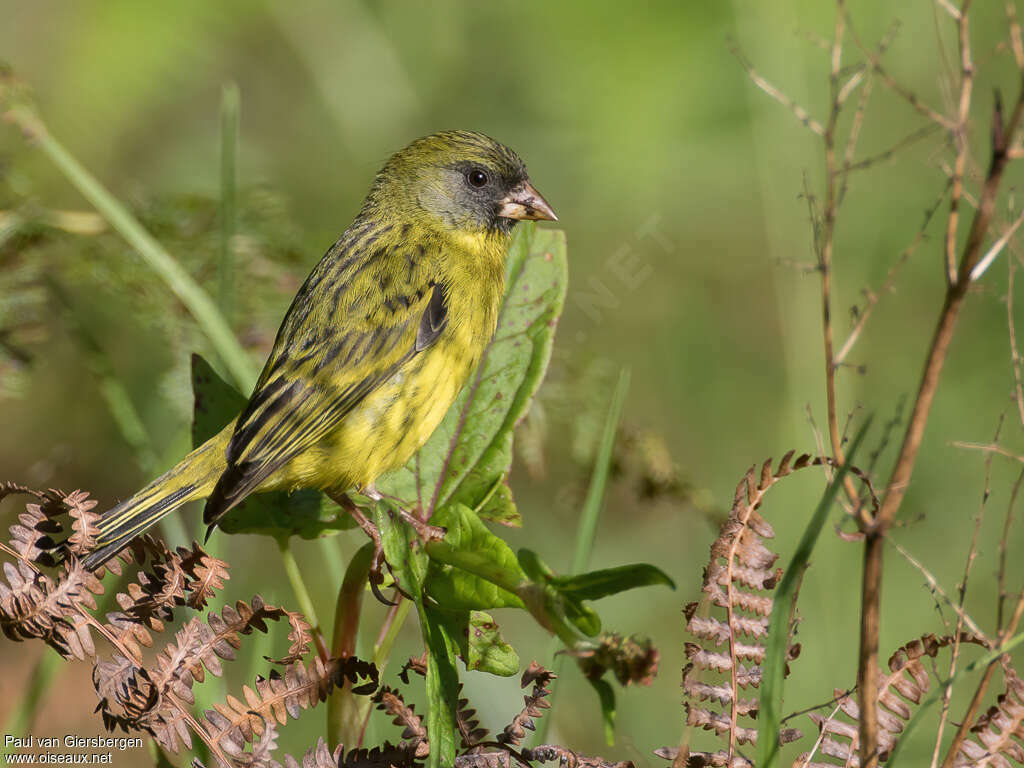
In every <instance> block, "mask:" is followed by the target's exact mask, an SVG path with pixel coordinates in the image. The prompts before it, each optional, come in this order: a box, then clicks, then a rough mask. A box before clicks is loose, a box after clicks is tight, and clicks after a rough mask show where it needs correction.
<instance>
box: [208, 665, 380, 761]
mask: <svg viewBox="0 0 1024 768" xmlns="http://www.w3.org/2000/svg"><path fill="white" fill-rule="evenodd" d="M346 680H348V681H349V682H350V683H351V684H352V689H351V690H352V693H354V694H356V695H357V696H360V695H361V696H367V695H370V694H372V693H373V692H374V691H376V690H377V686H378V684H379V677H378V673H377V668H376V667H375V666H374V665H373V664H371V663H370V662H366V661H362V660H361V659H358V658H356V657H354V656H350V657H348V658H345V659H338V658H332V659H329V660H328V661H327V662H324V661H323V660H322V659H321V658H319V657H316V658H314V659H313V662H312V664H311V665H310V666H309V667H306V665H305V664H303V663H302V662H301V661H300V662H296V663H295V664H292V665H290V666H289V667H287V668H286V669H285V670H284V674H283V675H282V674H281V673H280V672H278V671H277V670H272V671H271V673H270V676H269V677H263V676H262V675H261V676H259V677H257V678H256V680H255V682H254V683H253V687H252V688H250V687H249V686H245V687H244V688H243V689H242V694H243V697H244V698H245V702H242V701H239V700H238V699H236V698H235V697H234V696H228V698H227V704H226V705H224V704H215V705H214V709H213V710H207V712H206V720H207V721H208V722H209V724H210V726H211V729H210V731H209V732H210V737H211V739H212V740H213V741H214V742H215V743H217V744H219V745H221V746H222V747H223V748H224V749H225V750H227V749H228V748H231V747H232V746H234V747H238V748H241V747H242V746H244V745H245V744H247V743H252V741H253V740H254V738H255V737H256V736H259V735H261V734H262V733H263V729H264V726H265V723H269V722H271V721H275V720H276V721H277V722H278V723H280V724H281V725H284V724H285V723H286V722H287V721H288V718H289V717H291V718H292V719H297V718H298V717H299V715H300V714H301V713H302V711H303V710H305V709H309V708H310V707H314V706H316V705H317V704H319V703H320V702H322V701H326V700H327V697H328V695H330V693H331V691H332V690H334V688H335V687H337V686H340V685H342V683H343V682H344V681H346Z"/></svg>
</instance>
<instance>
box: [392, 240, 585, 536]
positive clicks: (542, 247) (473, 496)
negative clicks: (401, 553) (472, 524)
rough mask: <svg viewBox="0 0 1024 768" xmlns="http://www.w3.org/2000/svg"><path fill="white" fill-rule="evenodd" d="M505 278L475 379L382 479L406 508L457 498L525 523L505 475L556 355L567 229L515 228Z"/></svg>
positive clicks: (487, 513)
mask: <svg viewBox="0 0 1024 768" xmlns="http://www.w3.org/2000/svg"><path fill="white" fill-rule="evenodd" d="M506 275H507V284H506V290H505V299H504V301H503V303H502V306H501V312H500V315H499V318H498V328H497V331H496V332H495V334H494V338H493V339H492V340H491V343H490V344H489V345H488V347H487V349H486V351H485V353H484V358H483V360H482V362H481V363H480V366H479V367H478V369H477V371H476V373H475V374H474V375H473V378H472V379H471V380H470V382H469V384H467V385H466V387H465V388H464V389H463V390H462V392H461V393H460V394H459V396H458V398H457V399H456V400H455V403H454V404H453V405H452V407H451V408H450V409H449V410H448V413H447V414H446V415H445V418H444V420H443V421H442V422H441V425H440V426H439V427H438V428H437V430H435V432H434V434H433V435H432V436H431V438H430V439H429V440H428V441H427V443H426V445H424V446H423V448H421V449H420V451H419V453H417V454H416V456H414V457H413V458H412V460H410V462H409V463H408V464H407V465H406V466H405V467H403V468H401V469H399V470H396V471H395V472H393V473H391V474H390V475H387V476H385V477H383V478H380V479H379V480H378V481H377V487H378V489H379V490H380V491H382V492H383V493H385V494H388V495H391V496H395V497H397V498H398V499H401V500H402V502H403V503H404V504H405V505H407V506H408V507H413V506H417V505H418V506H420V507H421V508H423V509H425V510H426V511H427V512H428V513H430V514H433V513H434V512H435V511H437V510H438V509H440V508H441V507H443V506H445V505H446V504H448V503H453V502H457V503H461V504H465V505H466V506H467V507H470V508H471V509H476V508H477V507H480V511H479V514H480V516H481V517H484V518H486V519H489V520H494V521H497V522H502V523H505V524H506V525H517V526H518V525H519V524H520V522H519V520H520V518H519V513H518V512H517V511H516V508H515V504H514V502H513V500H512V494H511V492H509V490H508V488H507V486H504V485H503V484H502V483H501V480H502V478H503V477H504V475H505V473H506V472H507V471H508V468H509V465H510V464H511V462H512V432H513V428H514V427H515V425H516V423H518V422H519V420H520V419H522V418H523V417H524V416H525V415H526V412H527V410H528V409H529V405H530V400H531V399H532V398H533V395H534V393H535V392H536V391H537V388H538V387H539V386H540V382H541V379H542V378H543V376H544V371H545V370H546V369H547V365H548V360H549V359H550V357H551V345H552V341H553V338H554V331H555V323H556V321H557V319H558V316H559V314H560V313H561V311H562V306H563V304H564V303H565V291H566V284H567V279H568V278H567V275H568V269H567V262H566V257H565V234H564V233H563V232H561V231H558V230H550V229H536V228H535V227H534V226H533V225H526V226H522V225H520V226H519V227H517V229H516V234H515V237H514V238H513V242H512V246H511V248H510V249H509V254H508V257H507V260H506ZM488 497H489V498H488Z"/></svg>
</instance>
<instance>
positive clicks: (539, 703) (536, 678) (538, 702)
mask: <svg viewBox="0 0 1024 768" xmlns="http://www.w3.org/2000/svg"><path fill="white" fill-rule="evenodd" d="M555 677H556V676H555V674H554V673H553V672H550V671H548V670H547V669H545V668H544V667H542V666H541V665H540V664H538V663H537V662H536V661H531V662H530V666H528V667H527V668H526V671H525V672H523V677H522V680H521V681H520V687H522V688H525V687H526V686H528V685H530V684H531V683H532V684H533V690H532V691H531V692H530V693H529V694H528V695H526V696H523V708H522V710H520V712H519V714H517V715H516V716H515V717H514V718H512V722H511V723H509V724H508V725H506V726H505V729H504V730H503V731H502V732H501V733H499V734H498V739H497V740H498V743H499V744H510V745H512V746H518V745H519V744H520V743H521V742H522V740H523V739H524V738H526V731H527V730H530V731H533V730H536V727H535V726H534V724H533V720H534V718H536V717H542V716H543V715H544V712H543V710H545V709H548V708H549V707H550V706H551V704H550V703H549V702H547V701H545V699H546V698H547V697H548V696H550V695H551V689H550V688H549V687H548V686H549V685H550V684H551V681H552V680H554V679H555Z"/></svg>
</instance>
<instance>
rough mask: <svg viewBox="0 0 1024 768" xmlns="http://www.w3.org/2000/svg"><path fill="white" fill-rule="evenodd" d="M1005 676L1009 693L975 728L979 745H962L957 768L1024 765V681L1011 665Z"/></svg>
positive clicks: (1006, 691) (1001, 696)
mask: <svg viewBox="0 0 1024 768" xmlns="http://www.w3.org/2000/svg"><path fill="white" fill-rule="evenodd" d="M1005 674H1006V690H1005V691H1004V692H1003V693H1001V694H1000V695H999V699H998V700H997V701H996V704H995V705H993V706H992V707H990V708H989V710H988V712H985V713H984V714H982V715H981V716H980V717H979V718H978V720H977V722H976V723H975V724H974V726H973V727H972V728H971V733H972V734H974V736H975V737H977V739H978V741H971V740H970V739H965V740H964V742H963V744H961V745H960V750H959V752H957V756H956V760H955V761H954V763H953V765H954V766H957V768H960V767H961V766H963V768H966V767H967V766H976V765H986V764H987V765H992V766H996V768H1009V766H1010V765H1012V764H1017V765H1024V747H1022V746H1021V741H1024V681H1022V680H1021V679H1020V678H1019V677H1017V673H1016V672H1015V671H1014V669H1013V668H1012V667H1010V666H1009V665H1006V667H1005ZM979 742H980V743H979Z"/></svg>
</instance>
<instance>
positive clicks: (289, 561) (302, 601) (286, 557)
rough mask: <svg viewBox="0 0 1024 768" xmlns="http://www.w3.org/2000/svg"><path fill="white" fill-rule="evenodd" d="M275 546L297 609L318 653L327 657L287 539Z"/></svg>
mask: <svg viewBox="0 0 1024 768" xmlns="http://www.w3.org/2000/svg"><path fill="white" fill-rule="evenodd" d="M277 547H278V550H280V552H281V563H282V564H283V565H284V572H285V574H286V575H287V576H288V581H289V582H291V585H292V591H294V592H295V598H296V599H297V600H298V601H299V610H301V611H302V614H303V615H304V616H305V617H306V620H307V621H308V622H309V624H310V626H311V627H312V628H313V637H314V638H315V639H316V643H317V647H318V649H319V651H320V654H321V655H322V656H323V657H324V658H327V656H328V652H327V648H326V646H325V644H324V640H323V631H322V630H321V629H320V620H319V619H318V618H317V617H316V609H315V608H313V600H312V598H310V596H309V590H308V589H307V588H306V582H305V581H303V579H302V572H301V571H299V564H298V563H297V562H296V561H295V554H294V553H293V552H292V548H291V544H290V542H289V539H288V538H286V537H282V538H280V539H278V540H277Z"/></svg>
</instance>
